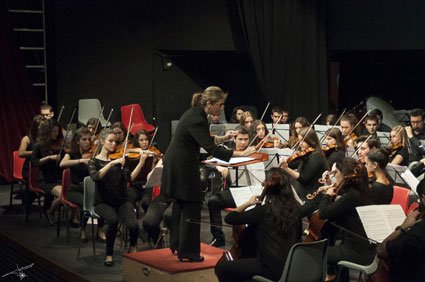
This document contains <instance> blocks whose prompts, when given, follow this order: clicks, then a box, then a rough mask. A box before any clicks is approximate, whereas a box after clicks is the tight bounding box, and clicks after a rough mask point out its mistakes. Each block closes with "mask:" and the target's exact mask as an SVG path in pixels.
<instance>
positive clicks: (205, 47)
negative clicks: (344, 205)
mask: <svg viewBox="0 0 425 282" xmlns="http://www.w3.org/2000/svg"><path fill="white" fill-rule="evenodd" d="M46 2H47V8H48V18H49V20H48V39H49V40H48V50H49V66H50V68H49V85H50V86H49V103H50V104H53V105H54V106H56V107H58V106H60V105H61V104H64V105H67V108H66V110H65V113H64V114H65V117H67V116H69V115H70V113H71V111H72V106H75V105H77V103H78V99H80V98H98V99H99V100H100V101H101V103H102V104H103V105H104V106H105V112H106V113H108V112H109V110H110V109H111V108H114V109H115V114H114V116H113V120H119V119H120V107H121V106H122V105H126V104H132V103H139V104H140V105H141V106H142V109H143V111H144V113H145V116H146V118H147V120H148V122H150V123H152V124H154V125H159V128H160V130H159V135H158V140H159V143H160V149H161V150H164V149H165V148H166V146H167V145H168V142H169V137H170V123H169V122H170V121H171V120H175V119H178V118H179V116H180V115H181V114H182V113H183V112H184V111H185V110H186V109H187V108H188V107H189V106H190V99H191V95H192V94H193V93H194V92H196V91H199V90H201V89H203V88H205V87H206V86H209V85H218V86H220V87H222V88H223V89H225V90H227V91H229V93H230V95H229V98H228V101H227V104H226V114H227V119H230V111H231V110H232V108H233V107H234V106H236V105H241V104H244V105H254V106H256V107H257V109H258V112H259V113H261V112H262V111H263V109H264V107H265V104H266V103H267V101H266V99H265V98H264V96H263V95H262V94H261V91H260V88H259V85H258V81H257V79H256V76H255V71H254V68H253V65H252V62H251V59H250V56H249V55H248V53H247V51H246V49H245V48H244V46H243V44H241V40H240V39H241V34H240V33H239V31H238V29H237V28H235V25H234V18H233V16H234V15H233V14H232V11H231V10H229V9H228V8H229V5H228V1H225V0H214V1H199V0H184V1H177V0H156V1H152V0H147V1H136V0H125V1H110V0H102V1H100V0H92V1H82V0H73V1H69V0H58V1H46ZM325 3H326V5H325V6H326V30H327V38H328V42H327V45H328V61H329V62H332V63H335V62H336V63H337V65H339V76H338V80H337V81H338V84H337V85H336V86H335V85H334V86H335V87H336V88H337V89H338V97H337V98H336V102H335V101H334V103H333V104H331V106H330V111H338V109H339V108H342V107H346V106H353V105H356V104H358V103H359V102H360V101H362V100H365V99H366V98H367V97H369V96H371V95H375V96H380V97H382V98H384V99H385V100H387V101H391V102H392V103H393V105H394V107H395V108H396V109H403V108H405V109H411V108H413V107H421V106H422V105H423V104H424V100H425V98H424V95H423V93H424V88H425V82H424V77H425V66H424V60H425V52H424V50H425V36H424V35H425V1H421V0H414V1H403V0H386V1H370V0H357V1H352V0H329V1H326V2H325ZM164 59H166V60H171V61H172V63H173V65H172V67H171V68H170V69H169V70H164V69H163V60H164ZM329 80H330V81H332V80H331V78H330V79H329ZM331 83H332V82H330V84H331ZM331 88H332V87H331ZM331 99H333V98H332V97H331ZM330 102H332V101H330ZM306 103H308V101H306ZM281 106H283V107H285V105H281ZM302 107H303V105H299V108H300V109H290V110H292V111H294V112H300V111H302ZM317 114H318V113H306V116H308V117H309V118H312V117H314V116H316V115H317ZM326 114H327V113H323V115H326ZM106 115H107V114H105V116H106ZM293 118H295V117H293Z"/></svg>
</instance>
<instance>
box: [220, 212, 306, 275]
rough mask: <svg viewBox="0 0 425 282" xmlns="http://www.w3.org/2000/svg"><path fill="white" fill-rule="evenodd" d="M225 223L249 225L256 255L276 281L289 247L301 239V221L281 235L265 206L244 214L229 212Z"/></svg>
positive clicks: (280, 273)
mask: <svg viewBox="0 0 425 282" xmlns="http://www.w3.org/2000/svg"><path fill="white" fill-rule="evenodd" d="M225 221H226V222H227V223H228V224H232V225H240V224H250V227H251V226H252V227H253V228H254V230H255V241H256V245H257V254H258V258H259V259H260V261H261V262H262V263H263V265H264V267H267V268H269V269H270V270H271V271H272V272H273V273H274V274H275V277H270V278H271V279H273V280H278V279H279V278H280V276H281V275H282V271H283V267H284V265H285V261H286V258H287V256H288V253H289V250H290V249H291V247H292V246H293V245H294V244H295V243H297V242H299V240H300V238H301V220H300V219H299V220H297V221H296V223H295V224H294V226H293V228H291V229H290V230H291V231H290V233H288V234H286V235H282V234H280V233H279V232H278V231H277V228H276V224H275V223H274V222H273V220H272V218H271V216H269V215H267V207H266V206H265V205H261V206H257V207H255V208H253V209H251V210H248V211H244V212H230V213H229V214H227V216H226V218H225Z"/></svg>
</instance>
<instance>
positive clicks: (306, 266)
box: [252, 239, 328, 282]
mask: <svg viewBox="0 0 425 282" xmlns="http://www.w3.org/2000/svg"><path fill="white" fill-rule="evenodd" d="M327 243H328V242H327V239H324V240H321V241H316V242H312V243H297V244H295V245H293V246H292V248H291V250H290V251H289V254H288V257H287V259H286V263H285V267H284V268H283V272H282V276H281V277H280V279H279V280H278V281H279V282H298V281H299V282H320V281H325V279H326V270H327V258H326V250H327ZM252 279H253V280H254V281H262V282H272V281H271V280H269V279H267V278H265V277H262V276H259V275H255V276H254V277H252Z"/></svg>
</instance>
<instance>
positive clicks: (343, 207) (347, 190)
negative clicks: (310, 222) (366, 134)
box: [319, 158, 375, 280]
mask: <svg viewBox="0 0 425 282" xmlns="http://www.w3.org/2000/svg"><path fill="white" fill-rule="evenodd" d="M335 178H336V180H337V182H336V187H335V186H332V187H331V188H328V189H324V192H323V193H324V195H323V197H322V198H321V200H320V203H319V219H322V220H328V221H330V222H335V223H336V224H338V225H340V226H342V227H344V228H345V229H347V230H350V231H352V232H355V233H357V234H359V235H360V236H363V237H366V233H365V231H364V229H363V225H362V223H361V221H360V218H359V215H358V214H357V211H356V207H358V206H363V205H368V204H370V189H369V186H368V177H367V171H366V169H365V168H364V166H363V165H361V164H360V163H359V162H358V161H356V160H355V159H353V158H345V159H344V160H343V161H339V162H337V163H336V173H335ZM338 188H339V194H342V196H341V197H339V198H338V199H337V200H336V201H331V198H332V197H334V196H336V195H337V193H338V190H337V189H338ZM341 191H344V192H343V193H341ZM342 236H343V237H342V241H341V244H339V245H335V246H330V247H328V254H327V258H328V279H327V280H331V279H332V278H334V277H335V273H336V272H335V270H336V269H335V267H336V265H337V264H338V262H339V261H341V260H345V261H350V262H353V263H357V264H361V265H367V264H369V263H371V262H372V260H373V258H374V256H375V246H374V245H372V244H370V243H369V242H368V241H367V240H363V239H360V238H358V237H357V236H355V235H353V234H352V233H349V232H346V231H342Z"/></svg>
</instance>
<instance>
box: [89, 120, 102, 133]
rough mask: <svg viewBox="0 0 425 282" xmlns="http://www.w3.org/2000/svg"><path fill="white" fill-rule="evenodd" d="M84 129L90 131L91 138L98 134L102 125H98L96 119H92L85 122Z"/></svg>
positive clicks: (98, 122)
mask: <svg viewBox="0 0 425 282" xmlns="http://www.w3.org/2000/svg"><path fill="white" fill-rule="evenodd" d="M96 126H97V128H96ZM86 128H87V129H88V130H89V131H90V134H91V136H96V135H97V134H99V133H100V130H101V129H102V124H100V121H99V119H98V118H95V117H92V118H90V119H89V120H88V121H87V123H86ZM95 131H96V132H95Z"/></svg>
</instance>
